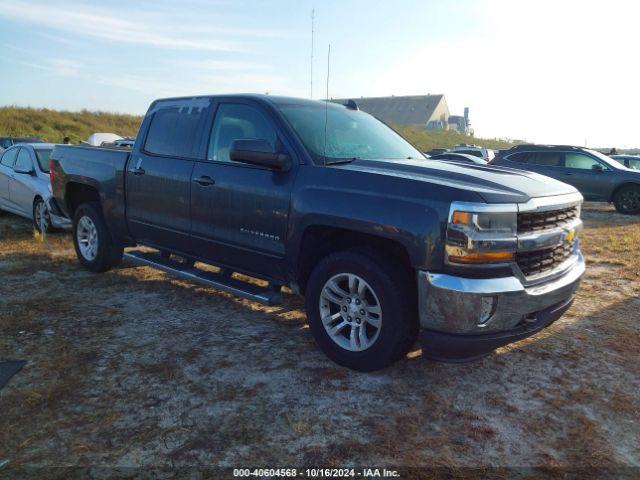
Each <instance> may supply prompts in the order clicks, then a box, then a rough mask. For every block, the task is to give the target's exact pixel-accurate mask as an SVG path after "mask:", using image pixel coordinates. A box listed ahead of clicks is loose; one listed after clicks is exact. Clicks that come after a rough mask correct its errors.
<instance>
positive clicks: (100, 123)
mask: <svg viewBox="0 0 640 480" xmlns="http://www.w3.org/2000/svg"><path fill="white" fill-rule="evenodd" d="M141 120H142V117H139V116H135V115H123V114H119V113H105V112H89V111H87V110H83V111H81V112H61V111H57V110H48V109H46V108H37V109H36V108H23V107H0V136H2V135H11V136H28V135H35V136H37V137H40V138H42V139H44V140H46V141H49V142H54V143H57V142H62V139H63V138H64V137H69V138H70V139H71V141H72V142H73V143H77V142H78V141H80V140H86V139H87V137H88V136H89V135H91V134H92V133H95V132H113V133H117V134H118V135H122V136H131V135H135V134H136V132H137V131H138V127H139V126H140V121H141Z"/></svg>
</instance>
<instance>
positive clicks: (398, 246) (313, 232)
mask: <svg viewBox="0 0 640 480" xmlns="http://www.w3.org/2000/svg"><path fill="white" fill-rule="evenodd" d="M357 248H361V249H363V250H366V251H368V252H370V253H373V254H378V255H380V256H381V257H383V258H386V259H389V260H390V261H392V262H394V263H395V264H396V265H398V266H399V267H401V268H402V269H404V270H406V272H407V274H408V275H410V277H411V278H412V279H413V281H415V278H414V277H415V275H413V274H414V273H415V269H414V267H413V264H412V262H411V257H410V255H409V251H408V250H407V248H406V247H405V246H404V245H403V244H402V243H400V242H399V241H396V240H393V239H390V238H387V237H383V236H378V235H374V234H371V233H366V232H361V231H358V230H351V229H347V228H341V227H335V226H329V225H309V226H307V227H306V228H305V230H304V232H303V233H302V236H301V240H300V245H299V254H298V258H297V269H296V282H297V284H298V286H299V288H300V293H302V294H303V295H304V293H305V291H306V288H307V283H308V280H309V277H310V275H311V272H312V271H313V269H314V267H315V266H316V265H317V264H318V262H319V261H320V260H321V259H322V258H324V257H326V256H327V255H330V254H332V253H335V252H339V251H344V250H350V249H357Z"/></svg>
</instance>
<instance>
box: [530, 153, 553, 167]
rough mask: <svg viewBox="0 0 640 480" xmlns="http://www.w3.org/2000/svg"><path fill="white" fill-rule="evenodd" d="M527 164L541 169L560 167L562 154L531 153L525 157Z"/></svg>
mask: <svg viewBox="0 0 640 480" xmlns="http://www.w3.org/2000/svg"><path fill="white" fill-rule="evenodd" d="M527 163H530V164H533V165H540V166H541V167H561V166H562V153H560V152H531V153H529V156H528V157H527Z"/></svg>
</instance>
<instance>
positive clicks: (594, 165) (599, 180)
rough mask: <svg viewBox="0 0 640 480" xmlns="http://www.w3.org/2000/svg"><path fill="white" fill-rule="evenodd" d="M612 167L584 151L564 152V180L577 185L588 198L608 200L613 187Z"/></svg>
mask: <svg viewBox="0 0 640 480" xmlns="http://www.w3.org/2000/svg"><path fill="white" fill-rule="evenodd" d="M612 173H613V172H612V171H611V168H610V167H609V166H607V165H605V164H603V163H601V162H600V161H598V160H597V159H596V158H593V157H590V156H589V155H585V154H583V153H578V152H567V153H565V154H564V178H563V179H562V181H563V182H566V183H568V184H569V185H573V186H574V187H576V188H577V189H578V190H579V191H580V193H582V195H584V197H585V199H587V200H608V199H609V195H610V192H611V190H612V189H613V182H614V178H613V177H614V175H612Z"/></svg>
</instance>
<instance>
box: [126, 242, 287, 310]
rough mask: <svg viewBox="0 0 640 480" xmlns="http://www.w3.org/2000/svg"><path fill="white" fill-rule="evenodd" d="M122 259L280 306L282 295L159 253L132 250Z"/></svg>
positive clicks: (265, 303) (256, 300) (259, 301)
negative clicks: (164, 256) (163, 256)
mask: <svg viewBox="0 0 640 480" xmlns="http://www.w3.org/2000/svg"><path fill="white" fill-rule="evenodd" d="M124 258H127V259H129V260H131V261H132V262H134V263H136V264H138V265H144V266H147V267H153V268H157V269H158V270H162V271H163V272H166V273H169V274H171V275H173V276H176V277H179V278H182V279H184V280H190V281H193V282H197V283H201V284H203V285H206V286H207V287H211V288H215V289H217V290H222V291H223V292H227V293H231V294H233V295H238V296H239V297H244V298H247V299H249V300H253V301H254V302H258V303H262V304H264V305H280V304H281V303H282V295H281V294H280V292H277V291H275V290H272V289H270V288H265V287H261V286H259V285H254V284H252V283H248V282H243V281H241V280H236V279H235V278H231V276H229V275H225V274H224V273H222V274H221V273H215V272H207V271H205V270H201V269H199V268H195V267H194V266H192V265H188V264H183V263H180V262H177V261H175V260H171V259H170V258H162V257H161V256H160V254H159V253H155V252H143V251H140V250H132V251H129V252H126V253H125V254H124Z"/></svg>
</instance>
